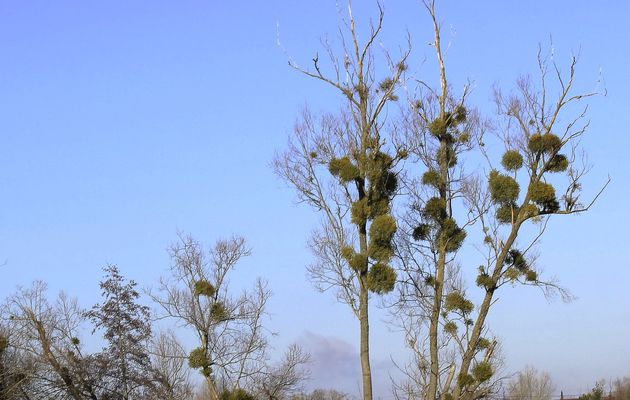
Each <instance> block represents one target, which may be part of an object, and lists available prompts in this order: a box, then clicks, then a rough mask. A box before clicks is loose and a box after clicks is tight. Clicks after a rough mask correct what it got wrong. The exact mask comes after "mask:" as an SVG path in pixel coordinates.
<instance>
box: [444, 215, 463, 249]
mask: <svg viewBox="0 0 630 400" xmlns="http://www.w3.org/2000/svg"><path fill="white" fill-rule="evenodd" d="M440 225H441V226H440V230H439V233H438V245H439V246H443V247H444V248H445V250H446V252H448V253H452V252H454V251H457V250H459V248H460V247H461V246H462V244H463V243H464V239H466V231H465V230H463V229H462V228H460V227H459V226H457V223H456V222H455V220H454V219H453V218H446V219H445V220H444V221H442V223H441V224H440Z"/></svg>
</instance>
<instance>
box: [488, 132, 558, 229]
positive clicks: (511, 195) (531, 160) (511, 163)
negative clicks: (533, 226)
mask: <svg viewBox="0 0 630 400" xmlns="http://www.w3.org/2000/svg"><path fill="white" fill-rule="evenodd" d="M562 145H563V142H562V139H560V138H559V137H558V136H556V135H554V134H552V133H545V134H540V133H535V134H533V135H531V136H529V138H528V143H527V152H526V156H527V160H526V161H525V160H524V158H523V155H522V154H521V153H520V152H519V151H518V150H508V151H506V152H505V154H503V158H502V159H501V164H502V165H503V168H505V170H506V173H501V172H499V171H497V170H493V171H492V172H490V178H489V181H488V184H489V189H490V194H491V197H492V201H493V203H494V204H495V205H496V206H497V211H496V218H497V221H499V222H500V223H504V224H511V223H515V222H517V221H519V222H522V221H525V220H527V219H529V218H532V217H535V216H538V215H545V214H553V213H555V212H557V211H558V210H559V209H560V203H559V202H558V199H557V197H556V191H555V189H554V187H553V186H552V185H551V184H550V183H547V182H545V180H544V174H545V173H546V172H563V171H566V169H567V168H568V166H569V160H568V159H567V157H566V156H565V155H564V154H560V153H559V151H560V149H561V148H562ZM525 162H527V169H528V172H529V174H530V181H529V185H528V187H527V194H526V197H525V200H524V201H523V204H522V206H520V207H519V206H518V203H517V202H518V198H519V195H520V186H519V184H518V182H517V181H516V175H517V173H518V171H519V170H520V169H521V168H522V167H523V166H524V164H525Z"/></svg>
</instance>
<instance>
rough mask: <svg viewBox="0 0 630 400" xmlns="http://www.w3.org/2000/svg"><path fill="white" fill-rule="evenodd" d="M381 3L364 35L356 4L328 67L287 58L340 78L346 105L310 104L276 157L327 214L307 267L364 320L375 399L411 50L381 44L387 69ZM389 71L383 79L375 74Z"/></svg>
mask: <svg viewBox="0 0 630 400" xmlns="http://www.w3.org/2000/svg"><path fill="white" fill-rule="evenodd" d="M383 17H384V13H383V10H382V8H380V6H379V15H378V19H377V21H376V22H375V23H373V24H372V25H371V26H370V29H369V31H368V34H367V38H366V39H365V40H364V41H361V40H359V37H358V36H359V35H358V33H357V27H356V25H355V19H354V16H353V12H352V6H351V4H350V3H348V17H347V19H344V20H343V24H344V28H345V29H342V30H340V40H341V43H342V45H341V48H340V49H339V51H338V52H337V51H336V50H335V48H334V47H333V46H332V45H331V44H330V43H329V42H328V41H324V50H325V52H326V54H327V55H328V59H329V62H328V67H329V68H328V69H329V71H330V72H325V69H326V68H325V67H324V66H323V65H322V63H321V62H320V58H319V55H318V54H316V55H315V57H314V58H313V60H312V61H313V63H312V66H311V68H302V67H300V66H299V65H298V64H297V63H295V62H294V61H290V62H289V64H290V65H291V66H292V67H294V68H295V69H297V70H298V71H300V72H302V73H304V74H305V75H307V76H309V77H312V78H315V79H317V80H320V81H322V82H324V83H325V84H327V85H329V86H330V87H332V88H334V89H335V90H336V91H337V92H338V93H339V94H340V98H341V101H342V107H341V111H340V112H339V113H337V114H326V115H323V116H322V117H319V118H318V117H315V116H314V115H312V114H311V113H310V112H308V111H305V112H304V113H303V114H302V116H301V118H300V121H299V122H298V124H297V125H296V127H295V131H294V134H293V136H292V137H291V139H290V140H289V145H288V149H287V150H286V151H285V152H283V153H280V154H278V155H277V156H276V157H275V160H274V163H273V166H274V169H275V172H276V173H277V174H278V175H279V176H280V177H282V178H283V179H284V180H285V181H286V182H288V183H289V184H290V185H291V186H292V187H293V188H294V189H295V190H296V192H297V196H298V199H299V200H300V201H301V202H305V203H307V204H308V205H310V206H311V207H313V208H314V209H315V210H317V212H319V213H320V215H321V217H322V218H321V227H320V228H319V229H318V230H317V231H315V232H314V233H313V235H312V237H311V239H310V241H309V245H310V247H311V249H312V251H313V253H314V255H315V262H314V263H313V264H312V265H311V266H310V267H309V268H308V272H309V274H310V276H311V278H312V280H313V281H314V283H315V285H316V287H317V288H318V289H320V290H322V291H325V290H328V289H333V290H335V292H336V293H335V294H336V296H337V299H338V300H339V301H340V302H342V303H345V304H347V305H348V306H349V307H350V308H351V310H352V312H353V313H354V315H355V316H356V318H357V319H358V321H359V332H360V333H359V339H360V360H361V369H362V387H363V398H364V399H365V400H371V399H372V373H371V367H370V356H369V298H370V292H371V293H376V294H383V293H387V292H390V291H391V290H392V289H393V287H394V284H395V281H396V274H395V271H394V270H393V269H392V267H391V266H390V265H389V262H390V259H391V257H392V255H393V248H392V238H393V235H394V233H395V231H396V221H395V219H394V218H393V216H392V214H391V201H392V198H393V196H394V195H395V193H396V190H397V186H398V177H397V171H396V168H397V165H398V163H399V162H400V161H401V160H402V159H404V158H405V157H406V155H407V153H406V152H405V151H404V150H403V149H401V148H399V147H398V146H396V145H395V143H394V142H393V139H392V130H393V126H392V124H389V123H388V120H387V118H386V116H387V113H388V111H389V110H392V111H395V110H396V108H395V107H393V108H391V109H390V108H389V107H388V105H389V104H390V103H392V102H395V101H397V99H398V95H397V93H398V88H399V86H400V85H401V84H402V82H403V74H404V72H405V70H406V69H407V65H406V61H407V57H408V56H409V52H410V50H409V49H407V50H406V51H403V52H402V54H401V55H400V57H398V58H397V60H395V61H394V60H393V59H392V58H391V57H390V55H389V53H387V52H386V51H385V52H384V57H383V58H384V62H383V63H382V66H383V67H385V68H384V69H385V72H382V73H381V72H380V71H377V69H379V68H377V60H376V57H375V55H374V52H373V48H374V46H376V45H377V43H378V37H379V34H380V33H381V29H382V24H383ZM380 74H382V75H383V79H382V80H380V81H378V80H377V78H376V76H377V75H380Z"/></svg>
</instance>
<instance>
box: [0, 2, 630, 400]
mask: <svg viewBox="0 0 630 400" xmlns="http://www.w3.org/2000/svg"><path fill="white" fill-rule="evenodd" d="M340 3H344V2H341V1H340ZM344 4H345V3H344ZM384 5H385V12H386V16H385V21H384V32H383V36H382V39H381V40H382V43H383V45H384V46H385V47H387V48H390V49H392V51H393V52H394V53H395V52H396V51H398V49H399V47H400V46H403V45H404V40H405V35H406V31H407V30H408V31H409V33H410V35H411V38H412V44H413V52H412V56H411V58H410V60H409V65H410V71H411V72H413V73H414V74H417V76H422V77H425V76H426V77H427V78H426V79H428V80H429V81H435V77H436V75H435V72H436V71H435V69H434V68H433V67H434V64H433V61H432V57H433V49H432V48H431V47H430V46H428V45H427V43H429V42H430V41H431V40H432V27H431V25H430V21H429V19H428V16H427V15H426V12H425V10H424V9H423V7H422V6H421V3H420V2H419V1H411V0H398V1H392V0H388V1H385V2H384ZM355 14H356V19H357V21H358V23H359V24H362V25H363V26H365V24H366V22H367V21H368V19H369V18H370V17H374V16H375V15H376V7H375V3H374V2H372V1H361V2H359V1H356V0H355ZM438 14H439V20H440V21H441V26H442V28H443V40H444V42H445V43H447V46H446V47H447V50H446V62H447V69H448V73H449V76H450V78H451V83H452V85H453V87H454V89H455V90H458V89H460V88H462V87H463V85H464V84H465V83H466V82H467V80H468V79H469V80H470V81H471V82H472V86H473V89H474V91H473V95H472V97H471V99H472V100H473V101H474V102H475V103H476V105H478V106H479V107H480V108H481V109H482V110H483V111H484V112H487V113H488V116H491V113H492V103H491V94H492V88H493V85H495V84H496V85H497V86H499V87H501V88H504V90H506V91H509V90H510V89H511V88H513V82H514V81H515V80H516V78H518V77H519V76H521V75H523V74H528V73H530V74H532V75H535V74H536V53H537V51H538V45H539V43H540V44H542V46H543V48H546V49H549V48H550V45H549V43H550V38H551V41H552V42H553V46H552V47H553V54H554V58H555V59H556V60H557V61H558V63H559V64H560V65H561V66H562V65H564V66H566V65H567V63H568V61H569V57H570V56H571V54H575V53H579V59H580V62H579V64H578V68H577V82H576V84H577V85H578V88H580V89H582V90H584V91H589V90H591V89H594V88H596V87H598V88H600V89H603V88H605V91H606V92H607V95H606V96H598V97H595V98H593V99H591V101H589V104H590V108H589V117H590V120H591V125H590V128H589V131H588V133H587V136H586V137H585V138H584V140H583V146H584V148H585V150H586V151H587V153H588V155H589V159H590V161H591V163H592V165H593V169H592V171H591V174H590V175H589V177H588V179H587V180H586V182H585V187H586V189H587V190H586V191H587V193H594V192H596V191H597V188H598V187H599V186H601V185H602V184H603V183H604V182H605V181H606V179H607V177H608V175H610V176H611V178H612V182H611V184H610V185H609V187H608V188H607V190H606V191H605V193H604V194H603V195H602V197H601V198H600V199H599V201H598V202H597V204H595V206H594V207H593V209H592V210H591V211H590V212H589V213H587V214H584V215H581V216H573V217H569V218H558V219H556V220H554V221H552V222H551V224H550V228H549V231H548V234H547V235H546V237H545V238H544V239H543V242H542V244H541V245H540V247H539V252H540V258H539V260H538V262H539V264H541V266H543V267H544V269H545V271H546V272H547V273H548V274H549V275H557V276H558V277H559V278H560V280H561V282H562V284H563V285H564V286H566V287H567V288H569V289H570V290H571V291H572V293H573V294H574V295H575V296H576V300H575V301H574V302H572V303H568V304H565V303H562V302H559V301H555V302H551V303H550V302H548V301H546V300H545V299H544V297H543V296H542V295H541V294H540V293H539V292H538V291H536V290H535V289H528V288H514V289H507V290H505V291H502V292H501V293H500V295H499V298H500V299H499V302H498V304H497V306H496V308H495V309H494V311H493V312H492V316H491V318H490V319H491V320H490V326H491V329H492V330H493V332H494V333H495V334H496V335H497V337H499V338H500V339H501V341H502V343H503V353H504V356H505V361H506V373H512V372H514V371H517V370H519V369H521V368H523V367H524V366H525V365H527V364H529V365H534V366H536V367H537V368H538V369H540V370H545V371H548V372H549V373H550V374H551V375H552V377H553V378H554V381H555V382H556V384H557V386H558V390H560V389H562V390H563V391H564V393H565V394H578V393H580V392H583V391H586V390H588V389H589V388H590V387H592V385H593V384H594V382H595V380H597V379H600V378H607V379H608V378H615V377H621V376H624V375H625V376H628V375H630V361H628V360H630V344H629V342H628V339H627V338H628V337H630V292H629V291H628V284H629V283H630V269H629V268H628V267H629V266H630V265H629V264H630V263H629V262H628V261H627V258H626V254H625V250H626V248H627V244H626V235H625V234H623V231H624V230H625V229H628V226H630V215H629V214H628V213H627V211H626V210H625V209H624V208H623V207H624V204H625V202H626V200H627V199H628V198H629V195H630V193H629V189H630V175H629V173H628V167H627V164H626V162H627V159H628V155H627V152H628V149H629V148H630V135H628V133H627V132H626V131H627V129H628V126H630V113H629V112H628V104H629V101H628V95H627V94H628V93H630V83H629V80H628V69H629V65H630V47H629V46H630V45H629V44H628V43H629V39H630V29H629V28H628V20H629V19H630V3H628V2H621V1H603V2H593V1H580V2H576V1H568V0H558V1H553V2H549V1H541V0H533V1H527V2H525V1H516V0H511V1H499V0H492V1H484V2H468V1H467V2H464V1H453V0H451V1H439V2H438ZM338 25H339V15H338V13H337V7H336V4H335V1H333V0H330V1H329V0H326V1H299V2H298V1H282V0H269V1H265V2H262V1H248V2H247V1H246V2H220V1H188V2H167V1H152V2H148V1H136V2H124V1H108V2H79V1H55V2H52V1H49V2H44V1H33V2H24V1H9V0H0V188H1V190H2V196H0V260H6V264H5V265H4V266H2V267H0V272H1V274H2V275H1V276H2V279H0V297H2V298H4V297H5V296H6V295H8V294H10V293H11V292H12V291H13V290H14V289H15V287H16V286H18V285H29V284H30V282H31V281H33V280H34V279H41V280H44V281H46V282H48V283H49V285H50V288H51V293H54V292H56V291H58V290H61V289H64V290H66V291H67V292H68V293H70V294H73V295H76V296H77V297H78V298H79V300H80V302H81V303H82V304H84V305H86V306H89V305H91V304H93V303H95V302H97V301H98V297H99V290H98V281H99V279H100V277H101V275H102V271H101V268H102V267H103V266H104V265H106V264H108V263H111V264H117V265H118V266H119V267H120V269H121V271H122V272H123V273H124V274H125V275H126V276H127V277H129V278H132V279H134V280H136V281H138V282H139V283H140V284H141V285H142V286H143V287H146V286H150V285H151V284H154V283H155V282H156V280H157V278H158V277H159V276H160V275H162V274H164V273H165V272H166V268H167V267H168V265H169V259H168V255H167V252H166V248H167V247H168V245H169V243H171V242H173V241H175V240H176V237H177V232H178V231H181V232H187V233H188V232H189V233H190V234H192V235H193V236H195V237H197V238H198V239H199V240H201V241H203V242H205V243H207V244H208V245H211V244H212V243H213V242H214V241H215V240H216V239H218V238H220V237H225V236H229V235H232V234H238V235H242V236H244V237H245V238H246V239H247V240H248V243H249V245H250V246H251V247H252V249H253V254H252V256H251V257H249V258H248V259H246V260H244V261H243V262H242V263H241V264H240V265H239V268H238V270H237V271H236V275H235V277H234V278H233V284H234V285H235V287H237V288H242V287H247V286H248V285H250V284H251V283H253V281H254V279H255V277H257V276H260V277H263V278H265V279H267V280H268V281H269V283H270V286H271V289H272V290H273V292H274V297H273V299H272V301H271V303H270V307H269V311H270V312H271V314H272V315H271V319H270V323H269V326H270V328H271V329H272V330H273V331H276V332H278V333H279V335H278V337H276V338H274V343H275V344H276V345H277V347H278V349H281V348H282V347H283V346H284V345H286V344H288V343H290V342H293V341H298V342H300V343H302V344H304V345H305V346H306V347H307V348H309V349H310V350H311V351H312V353H313V354H314V364H313V370H314V373H313V381H312V382H311V385H312V386H326V385H328V384H331V383H334V384H335V385H339V386H340V387H339V388H340V389H343V390H347V391H352V392H356V391H357V387H358V382H359V379H360V377H359V375H358V373H357V371H358V367H359V363H358V355H357V349H358V340H357V339H358V332H357V326H356V325H357V324H356V323H355V321H354V319H353V316H352V314H351V313H350V311H349V310H348V309H347V308H346V307H345V306H343V305H340V304H337V303H336V302H335V301H334V298H333V296H332V295H331V294H323V295H322V294H319V293H317V292H315V290H314V289H313V288H312V285H311V284H310V283H309V282H308V281H307V280H306V278H305V276H306V274H305V266H306V265H307V264H308V263H309V262H310V261H311V255H310V253H309V251H308V250H307V248H306V241H307V238H308V235H309V233H310V232H311V230H312V229H314V228H315V227H316V225H317V216H316V215H315V214H314V213H313V212H312V210H310V209H309V208H308V207H307V206H305V205H300V204H296V203H295V199H296V198H295V194H294V193H293V192H292V191H291V190H290V189H288V188H287V187H286V185H285V184H284V183H283V182H281V181H280V180H279V179H278V178H277V177H276V176H274V174H273V172H272V170H271V169H270V167H269V163H270V161H271V160H272V158H273V155H274V153H275V152H276V151H281V150H282V149H283V148H284V146H285V145H286V141H287V137H288V135H289V134H290V133H291V130H292V127H293V124H294V121H295V120H296V118H297V117H298V114H299V112H300V110H301V109H302V108H303V107H304V106H305V105H308V106H309V107H310V108H311V109H313V110H314V111H333V110H335V109H337V108H338V107H339V105H340V104H341V103H340V101H341V99H340V97H339V96H338V95H337V93H335V92H334V90H332V89H331V88H329V87H326V86H325V85H323V84H321V83H320V82H316V81H314V80H312V79H308V78H306V77H305V76H303V75H301V74H299V73H297V72H296V71H295V70H293V69H291V68H290V67H289V66H288V65H287V57H291V58H292V59H294V60H295V61H296V62H298V63H299V64H301V65H305V66H307V65H308V64H309V62H310V60H311V59H312V57H313V56H314V55H315V53H316V52H317V51H319V53H320V54H323V49H322V46H321V43H320V38H321V37H323V36H324V35H326V34H328V36H329V37H330V38H331V39H332V40H333V41H334V40H336V39H337V27H338ZM278 37H279V38H280V42H281V46H279V45H278ZM337 42H338V41H337ZM378 55H379V54H378V53H377V56H378ZM322 62H323V58H322ZM601 78H603V84H599V86H598V83H597V82H598V80H600V79H601ZM463 263H464V264H465V260H463ZM471 268H474V267H471ZM469 286H470V287H471V290H474V289H475V287H474V284H472V283H470V284H469ZM384 318H386V316H385V314H384V313H382V312H379V311H378V310H375V313H374V317H373V322H372V328H373V334H372V346H373V363H374V364H375V365H377V366H378V367H377V370H378V371H379V378H378V379H377V380H376V384H377V387H376V392H377V393H379V394H380V395H381V396H382V397H383V398H389V396H388V394H387V392H386V387H385V386H386V383H387V379H382V378H383V375H385V374H386V372H387V371H388V370H389V369H391V361H390V355H391V356H392V357H394V359H396V360H398V361H401V360H404V358H405V357H406V353H405V350H404V348H403V347H402V344H401V341H400V338H399V336H398V335H397V333H395V332H390V330H389V329H388V328H387V325H386V324H384V323H383V322H382V320H383V319H384ZM333 357H337V358H333ZM353 357H354V358H353ZM331 359H334V360H338V362H334V363H331V362H330V360H331ZM353 360H354V361H353ZM335 368H336V369H337V370H336V371H337V372H336V373H333V372H331V371H334V370H335ZM353 377H354V378H353ZM353 379H354V380H353ZM343 385H345V386H343Z"/></svg>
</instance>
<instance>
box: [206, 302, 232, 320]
mask: <svg viewBox="0 0 630 400" xmlns="http://www.w3.org/2000/svg"><path fill="white" fill-rule="evenodd" d="M210 315H211V316H212V318H213V319H214V320H215V321H225V320H227V319H228V318H229V313H228V310H227V309H226V308H225V306H224V305H223V303H221V302H218V301H217V302H215V303H213V304H212V306H211V307H210Z"/></svg>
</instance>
